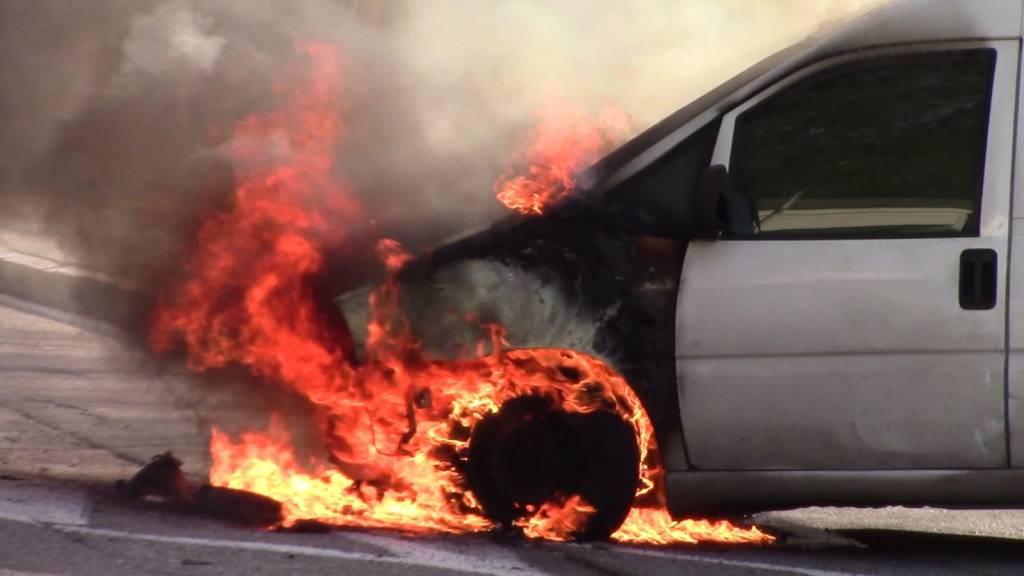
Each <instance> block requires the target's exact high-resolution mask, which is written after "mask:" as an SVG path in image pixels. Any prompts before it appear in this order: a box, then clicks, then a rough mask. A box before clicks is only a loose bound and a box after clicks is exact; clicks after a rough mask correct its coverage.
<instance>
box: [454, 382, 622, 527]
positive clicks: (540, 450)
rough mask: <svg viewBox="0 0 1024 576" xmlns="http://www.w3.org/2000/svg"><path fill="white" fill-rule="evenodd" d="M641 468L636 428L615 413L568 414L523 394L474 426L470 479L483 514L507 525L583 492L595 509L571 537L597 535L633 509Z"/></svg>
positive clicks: (586, 499) (544, 401) (469, 483)
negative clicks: (554, 502) (548, 503)
mask: <svg viewBox="0 0 1024 576" xmlns="http://www.w3.org/2000/svg"><path fill="white" fill-rule="evenodd" d="M639 467H640V450H639V448H638V447H637V443H636V431H635V430H634V429H633V426H632V425H630V424H629V423H628V422H626V421H625V420H623V419H622V418H621V417H619V416H618V415H617V414H615V413H613V412H609V411H604V410H599V411H595V412H590V413H586V414H580V413H570V412H566V411H564V410H561V409H559V408H557V407H556V406H555V405H554V403H553V402H552V401H551V400H550V399H547V398H542V397H533V396H524V397H519V398H514V399H512V400H509V401H508V402H506V403H505V404H504V405H502V407H501V410H499V411H498V412H497V413H496V414H491V415H489V416H487V417H486V418H484V419H483V420H482V421H480V422H479V423H478V424H477V425H476V427H475V428H474V430H473V434H472V437H471V438H470V445H469V463H468V466H467V469H466V480H467V483H468V485H469V488H470V490H471V491H472V492H473V494H474V495H475V496H476V499H477V501H478V502H479V503H480V505H481V507H482V508H483V510H484V513H485V514H487V516H488V517H490V518H491V519H493V520H495V521H497V522H501V523H502V524H504V525H506V526H509V525H511V524H512V523H513V522H514V521H515V520H516V519H518V518H521V517H523V516H526V515H528V514H529V511H530V510H535V509H536V508H538V507H539V506H541V505H542V504H544V503H546V502H552V501H556V500H558V499H560V498H562V499H564V498H567V497H569V496H574V495H575V496H580V497H582V498H583V500H584V501H586V502H587V503H588V504H589V505H590V506H592V507H593V508H594V509H595V511H594V512H593V513H592V514H591V515H590V516H589V517H588V518H587V520H586V522H585V524H584V525H583V526H582V527H580V528H579V529H578V530H577V531H576V532H575V533H574V534H572V535H571V536H572V537H573V539H575V540H600V539H605V538H607V537H608V536H610V535H611V534H612V533H613V532H615V530H617V529H618V527H619V526H620V525H621V524H622V522H623V521H624V520H625V519H626V515H627V514H629V509H630V507H631V506H632V504H633V497H634V495H635V494H636V489H637V485H638V483H639Z"/></svg>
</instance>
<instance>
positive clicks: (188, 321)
mask: <svg viewBox="0 0 1024 576" xmlns="http://www.w3.org/2000/svg"><path fill="white" fill-rule="evenodd" d="M303 53H304V55H305V59H306V60H307V64H308V68H309V75H310V79H309V81H308V82H307V83H302V84H299V85H297V86H296V88H294V89H293V90H291V91H290V92H288V93H287V94H286V96H287V99H286V103H287V105H286V106H284V107H283V109H282V110H280V111H276V112H273V113H270V114H266V115H259V116H254V117H252V118H250V119H248V120H246V121H244V122H242V123H241V124H239V126H238V127H237V129H236V133H235V144H234V145H233V146H231V147H230V148H229V152H230V153H231V155H232V158H233V159H234V160H235V162H236V165H237V166H238V168H239V182H238V184H237V187H236V190H235V203H234V206H233V208H232V209H231V210H229V211H226V212H223V213H219V214H215V215H213V216H211V217H210V218H209V219H208V220H207V221H206V222H205V224H204V225H203V226H202V228H201V230H200V231H199V234H198V238H197V240H198V241H197V244H196V249H195V253H194V254H193V255H192V258H191V260H190V261H189V262H188V264H187V266H186V272H187V276H186V278H185V279H184V280H183V281H182V282H181V283H179V284H177V285H175V286H173V287H172V288H171V289H170V290H169V291H168V292H167V293H165V294H163V295H162V298H161V299H160V302H159V305H158V307H157V309H156V310H155V312H154V317H153V327H152V330H151V334H150V340H151V345H152V347H153V348H154V350H156V351H158V352H165V351H169V350H173V349H175V348H178V347H180V346H183V347H184V349H185V351H186V353H187V357H188V365H189V367H190V368H192V369H194V370H196V371H205V370H209V369H215V368H219V367H224V366H227V365H231V364H237V365H242V366H245V367H247V368H248V369H249V370H250V371H251V372H252V373H253V374H254V375H255V376H257V377H258V378H259V379H260V380H262V381H266V382H270V383H273V384H275V385H282V386H285V387H287V388H288V389H290V390H291V391H293V392H295V393H296V394H299V395H301V396H302V397H304V398H306V399H307V400H308V401H309V403H310V404H311V405H312V406H314V407H315V410H316V417H315V422H314V424H315V425H316V426H317V429H318V431H319V433H320V436H321V437H322V438H323V440H324V444H325V448H326V452H328V453H329V457H327V458H322V459H321V460H319V461H313V462H305V461H303V462H300V461H299V459H298V458H297V457H296V452H295V446H294V444H293V442H292V438H291V437H290V433H289V430H288V429H287V428H286V427H285V425H284V424H283V421H282V420H281V419H280V418H277V417H275V418H273V419H272V420H271V422H270V424H269V426H268V427H267V429H266V430H264V431H263V432H247V433H243V434H242V435H241V436H240V437H239V438H237V439H235V440H233V439H232V438H230V437H229V436H228V435H227V434H226V433H224V432H223V431H221V430H219V429H214V430H213V431H212V435H211V439H210V452H211V455H212V456H213V466H212V468H211V471H210V481H211V483H213V484H215V485H219V486H227V487H231V488H237V489H245V490H250V491H253V492H257V493H260V494H264V495H266V496H269V497H272V498H275V499H277V500H279V501H280V502H282V504H283V509H284V516H285V523H286V524H287V523H293V522H295V521H298V520H300V519H318V520H321V521H325V522H329V523H333V524H337V525H345V526H362V527H373V528H392V529H400V530H403V531H407V532H413V533H416V532H427V531H430V532H438V531H442V532H472V531H481V530H487V529H490V528H491V527H492V522H491V521H490V520H488V519H487V518H485V517H484V516H483V515H482V514H481V511H480V506H479V505H478V503H477V501H476V500H475V498H474V496H473V495H472V494H471V493H470V492H468V490H467V489H466V487H465V485H464V482H463V480H462V478H461V476H460V474H459V472H458V471H457V469H456V463H457V462H458V461H459V458H460V457H463V455H464V454H465V453H466V450H467V447H468V442H469V433H470V431H471V430H472V429H473V427H474V425H475V424H476V423H478V422H480V421H481V420H482V419H483V418H484V417H485V416H486V415H488V414H491V413H493V412H496V411H497V410H498V408H499V407H500V406H501V405H502V404H503V403H504V402H505V401H506V400H509V399H511V398H515V397H518V396H523V395H534V396H544V397H547V398H550V399H552V400H553V401H554V402H556V403H557V404H558V405H559V406H561V407H562V408H563V409H564V410H567V411H571V412H591V411H594V410H613V411H615V412H616V413H618V414H619V415H621V416H622V417H623V418H624V419H625V420H626V421H628V422H629V423H631V424H632V425H633V427H634V428H635V429H636V433H637V441H638V446H639V447H640V449H641V467H640V470H639V474H640V476H641V479H642V483H641V486H640V488H639V489H638V495H644V494H648V493H651V492H652V491H654V490H656V489H657V484H656V479H657V478H658V477H659V473H660V471H659V470H658V469H657V467H656V460H657V458H656V455H655V451H656V446H655V440H654V435H653V427H652V426H651V423H650V421H649V419H648V418H647V415H646V413H645V412H644V410H643V407H642V406H641V404H640V401H639V399H638V398H637V397H636V395H635V394H634V393H633V391H632V389H631V388H630V387H629V385H628V384H627V383H626V382H625V380H623V378H622V377H621V376H619V375H618V374H617V373H616V372H615V371H614V370H612V369H611V368H610V367H609V366H608V365H606V364H604V363H603V362H601V361H599V360H597V359H595V358H592V357H589V356H586V355H584V354H580V353H577V352H574V351H570V350H557V349H536V350H513V351H503V350H502V348H503V346H504V340H503V338H504V331H503V330H502V329H501V328H500V327H499V326H488V327H487V328H488V331H489V332H490V334H491V335H492V342H491V343H490V353H489V354H487V355H484V354H481V356H480V357H478V358H474V359H470V360H462V361H454V362H437V361H429V360H427V359H425V358H423V357H422V356H421V355H420V354H419V345H418V343H417V342H416V340H415V339H414V337H413V335H412V334H410V333H409V331H408V328H407V326H406V324H405V322H404V319H403V317H402V315H401V314H400V311H399V306H398V298H397V294H398V287H397V284H396V282H395V281H394V278H393V276H391V275H389V277H388V279H387V280H386V281H385V282H384V283H383V284H382V285H381V286H380V287H379V288H378V289H377V290H376V291H375V292H374V293H373V295H372V297H371V312H372V313H371V320H370V323H369V326H368V334H369V338H368V341H367V357H368V359H369V362H368V363H366V364H364V365H360V366H353V365H351V364H349V363H348V362H347V361H346V357H345V354H344V350H343V348H342V346H341V345H340V344H339V343H338V341H337V340H336V339H332V338H331V334H332V331H331V328H330V326H328V324H327V322H326V320H325V319H324V318H323V316H321V315H320V314H318V311H317V309H316V306H315V304H314V299H313V298H312V293H311V290H310V288H309V282H308V281H309V279H310V278H312V277H314V276H315V275H316V274H318V273H320V272H321V270H322V267H323V262H322V260H321V256H320V255H321V253H322V251H323V248H324V243H325V242H326V241H327V240H328V239H329V238H332V235H331V233H330V229H329V228H328V226H327V224H328V222H337V221H344V219H352V218H358V217H359V216H360V208H359V206H358V205H357V204H355V203H354V202H353V201H351V200H350V199H349V197H347V196H346V195H345V193H344V187H343V186H339V185H338V184H337V181H336V179H335V177H334V175H333V174H332V169H333V155H334V150H335V146H336V144H337V141H338V139H339V138H340V136H341V133H342V130H341V126H340V124H339V121H338V115H339V112H340V111H341V110H342V109H343V107H344V102H343V101H340V100H339V99H338V96H337V95H338V94H339V93H340V91H339V88H340V87H341V85H342V80H343V78H342V77H341V73H340V70H341V65H342V60H341V57H340V55H339V53H338V52H337V51H336V50H335V49H333V48H331V47H328V46H308V47H304V48H303ZM594 133H596V132H594ZM570 148H571V146H570V145H569V144H566V148H565V151H566V152H567V154H568V156H571V157H572V158H576V159H579V158H584V157H586V156H587V155H589V154H590V153H591V152H590V150H591V149H589V148H588V149H584V150H583V151H581V152H572V151H571V150H570ZM268 151H270V153H268ZM574 162H575V160H574ZM552 174H555V172H552ZM557 176H558V178H559V179H560V180H559V182H561V185H562V188H563V189H571V187H572V186H571V185H570V184H569V183H570V182H571V181H570V180H566V179H565V178H569V176H568V172H566V173H559V174H557ZM544 197H545V198H548V196H544ZM333 240H337V237H334V238H333ZM378 255H379V257H380V258H381V260H382V261H383V262H384V263H385V265H386V267H387V268H388V270H389V271H390V272H394V271H396V270H398V269H399V268H401V266H402V265H403V264H405V262H407V261H408V259H409V256H408V254H406V253H405V252H404V251H403V250H402V248H401V246H399V245H398V243H396V242H394V241H392V240H382V241H381V242H380V243H379V244H378ZM481 349H483V347H481ZM592 511H593V508H592V507H590V506H589V505H588V504H587V503H586V502H583V501H582V500H580V499H579V498H570V499H568V500H567V501H566V502H564V503H562V504H561V505H558V504H548V505H544V506H542V507H541V508H540V509H539V510H537V511H536V513H535V514H534V515H533V516H532V517H530V518H526V519H524V520H523V521H522V527H523V530H524V533H526V534H527V535H529V536H531V537H536V538H549V539H565V538H567V537H569V536H570V535H571V534H572V533H573V531H574V530H576V529H577V528H578V527H579V526H581V525H582V524H583V522H585V521H586V518H587V516H588V515H589V514H590V513H592ZM614 537H615V538H616V539H618V540H621V541H624V542H650V543H667V542H692V541H697V540H705V539H714V540H721V541H740V542H766V541H770V537H768V536H766V535H764V534H762V533H761V532H759V531H757V530H756V529H749V530H747V529H741V528H737V527H735V526H732V525H731V524H728V523H720V524H715V525H711V524H707V523H699V522H698V523H692V522H691V523H674V522H672V521H671V520H669V519H668V516H667V513H665V512H664V511H662V510H639V509H638V510H634V511H633V512H632V513H631V514H630V516H629V519H628V520H627V522H626V524H625V525H624V526H623V528H622V529H621V530H620V531H619V532H618V533H617V534H616V535H615V536H614Z"/></svg>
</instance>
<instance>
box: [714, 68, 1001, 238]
mask: <svg viewBox="0 0 1024 576" xmlns="http://www.w3.org/2000/svg"><path fill="white" fill-rule="evenodd" d="M995 59H996V53H995V51H994V50H989V49H982V50H968V51H959V52H940V53H926V54H917V55H904V56H900V57H886V58H876V59H871V60H866V61H861V62H858V63H856V64H853V65H845V66H841V67H837V68H834V69H831V70H829V71H827V72H825V73H822V74H820V75H816V76H813V77H811V78H809V79H807V80H804V81H802V82H799V83H797V84H795V85H794V86H791V87H789V88H787V89H784V90H783V91H782V92H780V93H778V94H776V95H774V96H772V97H770V98H768V99H767V100H765V101H764V102H761V103H759V104H758V105H756V106H755V107H753V108H751V109H750V110H748V111H746V112H744V113H743V114H741V115H740V116H739V117H738V118H737V120H736V128H735V133H734V138H733V149H732V160H731V162H730V173H731V179H732V186H733V188H734V190H735V191H736V192H737V193H738V194H740V195H742V196H746V198H747V199H748V200H749V202H750V203H751V206H752V208H753V213H754V214H756V218H755V220H757V222H755V225H754V226H753V229H754V232H753V233H752V235H753V236H755V237H764V238H890V237H893V238H898V237H928V236H960V235H976V234H977V233H978V215H979V209H980V202H981V186H982V179H983V175H984V163H985V144H986V140H987V134H988V112H989V102H990V100H991V87H992V79H993V74H994V70H995ZM730 228H733V229H737V227H736V226H730ZM750 228H751V227H749V226H748V227H747V229H750ZM737 236H740V235H736V234H733V235H732V237H737ZM746 236H750V234H747V235H746Z"/></svg>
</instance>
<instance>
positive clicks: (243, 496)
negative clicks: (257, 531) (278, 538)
mask: <svg viewBox="0 0 1024 576" xmlns="http://www.w3.org/2000/svg"><path fill="white" fill-rule="evenodd" d="M195 509H196V510H197V511H199V512H204V513H206V514H212V515H214V516H217V517H220V518H224V519H226V520H230V521H233V522H238V523H240V524H246V525H250V526H272V525H275V524H278V523H280V522H281V520H282V519H283V517H282V507H281V503H280V502H278V501H277V500H274V499H273V498H270V497H268V496H263V495H262V494H256V493H255V492H248V491H246V490H235V489H232V488H222V487H220V486H211V485H209V484H204V485H203V486H202V487H200V488H199V490H197V491H196V495H195Z"/></svg>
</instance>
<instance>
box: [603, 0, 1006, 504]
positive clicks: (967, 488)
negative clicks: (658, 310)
mask: <svg viewBox="0 0 1024 576" xmlns="http://www.w3.org/2000/svg"><path fill="white" fill-rule="evenodd" d="M1022 24H1024V3H1022V2H1021V0H972V1H970V2H966V1H956V0H930V1H929V0H907V1H899V2H895V3H893V4H891V5H888V6H885V7H883V8H881V9H879V10H877V11H875V12H873V13H871V14H869V15H867V16H865V17H863V18H861V19H860V20H858V21H856V22H854V23H853V24H851V25H850V26H848V27H847V28H845V29H843V30H841V31H840V32H838V33H837V34H835V35H834V36H832V37H829V38H827V39H825V40H824V41H823V42H821V43H820V44H818V45H817V46H814V47H813V48H810V49H808V50H806V51H805V52H803V53H802V54H799V55H798V56H796V57H795V58H792V59H790V60H788V61H787V62H785V63H782V64H779V65H777V66H773V67H772V68H771V69H769V70H767V71H764V72H760V73H758V74H756V77H755V78H754V79H752V80H750V81H749V82H747V83H746V84H745V85H743V86H742V87H738V88H737V89H736V90H735V91H733V92H732V93H731V94H729V95H727V96H725V97H724V98H722V99H721V100H720V102H719V103H718V104H716V105H713V106H711V107H709V108H707V109H706V110H705V111H703V112H702V113H701V114H700V115H699V116H697V117H696V118H694V119H693V120H691V121H690V122H689V123H688V124H687V125H686V126H685V127H683V128H681V129H680V130H678V131H677V132H676V133H675V134H672V135H670V136H669V137H668V138H666V141H665V142H664V143H663V144H662V146H663V147H665V148H668V147H671V146H674V145H675V142H681V141H683V140H684V139H685V138H687V137H688V136H689V135H690V134H693V133H695V132H696V131H697V130H699V129H700V128H701V127H702V126H704V125H705V124H707V123H708V122H709V121H711V119H712V118H718V119H720V122H721V125H720V129H719V131H718V135H717V141H716V143H715V145H714V152H713V155H712V161H711V164H712V165H721V166H724V167H726V168H728V169H729V170H730V172H732V171H733V167H734V166H732V165H731V162H732V161H733V160H734V158H733V154H732V153H733V150H734V146H733V144H734V143H733V139H734V133H735V130H736V124H737V119H738V118H742V117H743V114H745V113H746V112H748V111H750V110H757V109H758V107H759V106H760V105H761V104H762V103H763V102H766V101H769V100H771V99H772V98H773V97H775V96H776V95H779V94H784V93H786V91H787V90H795V91H797V92H798V91H799V90H800V87H801V86H802V85H804V84H803V83H804V82H805V81H807V80H808V79H811V78H815V77H821V76H822V75H827V74H830V73H832V71H834V70H847V69H850V66H851V65H854V66H856V65H857V64H858V63H860V62H877V61H885V60H886V59H894V58H895V59H898V58H908V57H909V58H913V57H924V58H927V57H928V56H929V55H930V54H949V53H956V52H960V51H971V50H987V51H990V53H992V54H994V60H995V63H994V71H993V73H992V74H991V93H990V96H991V99H990V102H989V107H988V114H989V117H988V119H987V136H986V137H985V138H986V142H985V146H984V149H983V152H982V153H983V154H984V164H983V167H984V177H983V181H982V182H981V184H980V189H979V193H980V210H979V211H978V214H977V215H976V216H975V217H976V218H977V221H976V233H963V234H951V235H946V234H936V235H935V236H934V237H929V234H920V235H908V236H907V237H898V235H897V237H887V236H886V235H884V234H882V235H879V236H878V237H863V238H845V237H843V234H842V231H841V230H842V229H841V227H842V226H850V227H860V226H864V225H884V224H886V223H888V222H892V221H899V222H905V223H908V225H921V226H924V227H925V228H921V229H922V230H924V229H927V226H929V225H933V224H934V225H941V223H952V225H953V226H954V227H956V226H957V225H958V224H957V223H958V222H959V223H960V224H961V225H962V223H963V218H965V217H966V216H965V214H966V211H965V210H960V209H957V208H955V207H953V208H950V207H939V208H914V207H911V208H908V209H906V210H900V209H893V208H889V209H868V210H866V211H863V212H858V211H857V210H851V209H849V208H847V209H838V210H831V211H830V210H828V209H820V208H819V209H813V208H812V209H808V210H803V211H799V210H794V209H792V208H788V209H783V210H781V211H776V213H775V214H772V212H771V211H768V212H767V213H765V212H763V211H762V212H761V214H760V215H761V218H762V227H761V230H762V231H763V230H767V229H769V227H768V224H769V223H768V222H764V221H763V219H764V218H765V216H769V217H772V218H773V219H772V222H771V225H772V226H775V228H776V229H784V230H790V231H793V232H795V234H794V236H793V237H789V238H779V239H776V238H774V237H770V236H768V237H765V238H758V237H756V236H755V237H752V238H743V239H730V238H728V237H727V236H723V237H722V238H718V239H711V240H694V241H691V242H690V243H689V247H688V248H687V252H686V258H685V260H684V263H683V272H682V280H681V283H680V288H679V293H678V302H677V309H676V314H677V317H676V345H675V347H676V370H677V379H678V389H679V407H680V414H681V420H682V428H683V438H682V439H681V440H682V441H681V442H680V444H679V445H678V446H675V447H673V448H674V450H672V449H670V450H669V452H670V453H669V454H666V456H665V458H666V464H667V466H668V468H669V476H668V478H669V481H668V484H669V492H670V498H669V500H670V506H671V507H672V508H673V509H674V510H675V511H677V512H679V513H689V512H693V511H695V510H704V509H707V510H721V509H757V508H762V507H779V506H786V505H798V504H804V503H808V504H809V503H819V504H821V503H837V504H840V503H848V504H875V503H879V504H880V503H887V502H893V503H897V502H898V503H910V504H913V503H922V504H924V503H948V504H953V505H956V504H963V505H983V504H986V503H1007V502H1018V501H1021V500H1022V499H1024V475H1022V474H1018V473H1014V471H1015V469H1018V468H1020V467H1021V466H1024V452H1022V450H1024V404H1022V402H1021V400H1022V399H1024V355H1022V353H1021V352H1022V345H1024V300H1022V299H1024V222H1022V221H1021V218H1024V197H1022V194H1024V180H1022V179H1021V174H1020V172H1019V171H1015V160H1016V159H1017V158H1020V157H1021V154H1022V153H1024V141H1022V140H1021V135H1022V134H1024V131H1022V130H1020V129H1019V127H1020V119H1019V117H1018V111H1019V110H1020V109H1021V94H1022V91H1021V90H1020V78H1021V75H1022V70H1021V58H1020V50H1021V35H1022ZM840 74H841V72H840ZM878 97H879V98H884V93H883V92H882V91H880V92H879V94H878ZM770 113H771V112H769V114H770ZM822 129H827V127H825V128H822ZM630 169H634V170H642V169H643V167H642V166H639V165H636V166H633V167H630ZM625 177H627V176H626V175H623V176H622V178H625ZM783 208H785V207H783ZM967 211H970V210H967ZM1015 224H1017V225H1016V226H1015ZM807 226H815V227H820V228H822V229H831V231H832V232H835V231H836V230H839V231H840V232H839V233H838V234H836V236H838V238H831V237H827V236H823V237H820V238H815V237H813V234H811V235H810V237H808V235H807V234H804V233H803V231H804V230H805V229H806V227H807ZM965 251H974V252H965ZM978 253H984V254H989V255H994V256H995V258H994V260H995V262H994V266H992V267H991V276H992V280H991V281H993V282H994V283H995V284H994V287H993V293H994V302H991V303H989V304H991V306H985V309H965V308H964V307H963V306H962V301H961V298H960V297H958V294H959V293H960V291H961V283H962V282H967V281H968V280H964V278H963V276H964V274H966V273H967V272H965V270H964V266H966V265H967V264H962V262H961V259H962V255H963V254H968V255H972V254H978ZM965 258H966V257H965ZM972 270H973V269H972ZM986 270H989V269H988V268H987V269H986ZM986 273H988V272H986ZM985 281H986V282H988V280H987V279H986V280H985ZM968 288H969V287H968ZM695 327H696V328H695Z"/></svg>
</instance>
